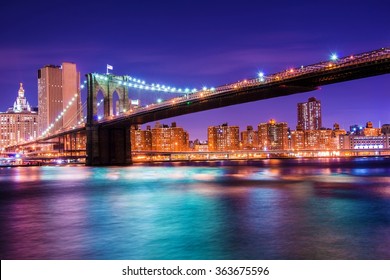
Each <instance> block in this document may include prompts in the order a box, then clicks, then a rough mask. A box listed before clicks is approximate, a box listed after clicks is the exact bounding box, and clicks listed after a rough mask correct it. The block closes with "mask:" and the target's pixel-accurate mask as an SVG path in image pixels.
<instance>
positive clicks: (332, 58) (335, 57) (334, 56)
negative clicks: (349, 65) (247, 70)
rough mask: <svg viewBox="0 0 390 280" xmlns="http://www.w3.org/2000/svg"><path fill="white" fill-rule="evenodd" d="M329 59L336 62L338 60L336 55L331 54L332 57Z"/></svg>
mask: <svg viewBox="0 0 390 280" xmlns="http://www.w3.org/2000/svg"><path fill="white" fill-rule="evenodd" d="M330 59H331V60H333V61H336V60H337V59H338V56H337V54H335V53H332V55H331V56H330Z"/></svg>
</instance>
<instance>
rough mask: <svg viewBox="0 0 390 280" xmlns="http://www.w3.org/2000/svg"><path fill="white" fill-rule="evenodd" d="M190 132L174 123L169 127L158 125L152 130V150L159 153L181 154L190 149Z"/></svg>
mask: <svg viewBox="0 0 390 280" xmlns="http://www.w3.org/2000/svg"><path fill="white" fill-rule="evenodd" d="M188 143H189V136H188V132H187V131H185V130H184V129H183V128H181V127H177V126H176V123H175V122H173V123H172V125H171V127H169V126H168V125H160V124H159V123H157V124H156V126H155V127H154V128H152V150H153V151H158V152H180V151H188V149H189V145H188Z"/></svg>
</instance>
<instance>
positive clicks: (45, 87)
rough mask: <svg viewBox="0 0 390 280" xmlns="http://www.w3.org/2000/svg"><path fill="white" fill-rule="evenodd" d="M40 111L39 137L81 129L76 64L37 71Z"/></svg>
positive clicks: (66, 64)
mask: <svg viewBox="0 0 390 280" xmlns="http://www.w3.org/2000/svg"><path fill="white" fill-rule="evenodd" d="M38 108H39V113H38V124H39V134H40V135H41V134H42V133H44V132H45V131H48V130H49V131H50V132H56V131H58V130H61V129H66V128H69V127H72V126H75V125H78V123H79V122H80V121H81V118H82V112H81V98H80V72H78V71H77V68H76V64H74V63H69V62H64V63H62V65H61V66H54V65H46V66H45V67H43V68H41V69H39V70H38ZM62 112H63V115H62V116H61V113H62Z"/></svg>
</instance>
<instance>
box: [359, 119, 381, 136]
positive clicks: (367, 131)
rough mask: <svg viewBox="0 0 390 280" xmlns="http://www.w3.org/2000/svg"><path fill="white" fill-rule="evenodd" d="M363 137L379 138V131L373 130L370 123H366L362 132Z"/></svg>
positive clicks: (377, 129)
mask: <svg viewBox="0 0 390 280" xmlns="http://www.w3.org/2000/svg"><path fill="white" fill-rule="evenodd" d="M363 134H364V135H365V136H379V135H381V129H380V128H375V127H374V126H373V124H372V122H367V123H366V127H365V128H364V130H363Z"/></svg>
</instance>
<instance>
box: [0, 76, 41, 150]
mask: <svg viewBox="0 0 390 280" xmlns="http://www.w3.org/2000/svg"><path fill="white" fill-rule="evenodd" d="M37 136H38V114H37V112H36V111H32V110H31V107H30V105H29V103H28V102H27V99H26V97H25V96H24V89H23V84H22V83H20V87H19V91H18V96H17V98H16V101H15V103H14V105H13V107H10V108H9V109H8V110H7V112H5V113H0V147H1V148H3V147H5V146H8V145H14V144H17V143H21V142H23V141H29V140H33V139H35V138H36V137H37Z"/></svg>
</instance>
